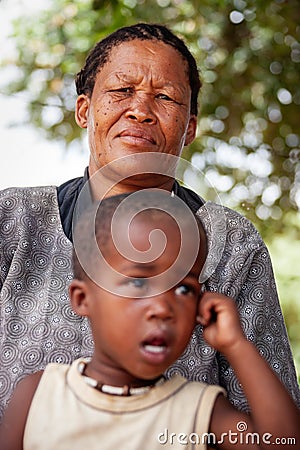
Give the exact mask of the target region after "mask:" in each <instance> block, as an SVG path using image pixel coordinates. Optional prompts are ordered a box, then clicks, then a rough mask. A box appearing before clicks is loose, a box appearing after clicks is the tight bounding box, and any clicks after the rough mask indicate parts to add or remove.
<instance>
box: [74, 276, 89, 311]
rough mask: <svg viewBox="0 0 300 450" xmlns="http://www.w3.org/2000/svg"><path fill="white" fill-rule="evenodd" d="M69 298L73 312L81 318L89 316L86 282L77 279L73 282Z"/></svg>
mask: <svg viewBox="0 0 300 450" xmlns="http://www.w3.org/2000/svg"><path fill="white" fill-rule="evenodd" d="M69 297H70V301H71V306H72V309H73V311H74V312H76V314H78V315H79V316H88V311H89V308H88V300H87V285H86V282H85V281H82V280H77V279H76V278H75V279H74V280H72V281H71V284H70V286H69Z"/></svg>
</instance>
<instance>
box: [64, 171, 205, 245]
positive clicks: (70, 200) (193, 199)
mask: <svg viewBox="0 0 300 450" xmlns="http://www.w3.org/2000/svg"><path fill="white" fill-rule="evenodd" d="M88 179H89V171H88V167H86V169H85V171H84V175H83V177H78V178H73V179H72V180H69V181H66V182H65V183H63V184H61V185H60V186H58V187H57V198H58V206H59V213H60V217H61V223H62V226H63V230H64V233H65V235H66V236H67V237H68V239H69V240H70V241H71V242H72V221H73V213H74V209H75V205H76V202H77V199H78V196H79V193H80V191H81V189H82V188H83V186H84V185H85V183H86V182H87V181H88ZM173 192H174V194H175V195H177V196H178V197H179V198H180V199H181V200H183V201H184V202H185V203H186V204H187V205H188V206H189V207H190V208H191V210H192V211H193V213H195V212H196V211H198V209H199V208H200V206H202V205H203V204H204V203H205V202H204V200H203V199H202V198H201V197H199V195H198V194H196V193H195V192H193V191H191V190H190V189H188V188H186V187H183V186H180V184H179V183H178V181H176V180H175V181H174V186H173ZM90 201H92V200H91V197H90Z"/></svg>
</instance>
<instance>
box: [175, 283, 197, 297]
mask: <svg viewBox="0 0 300 450" xmlns="http://www.w3.org/2000/svg"><path fill="white" fill-rule="evenodd" d="M175 294H176V295H196V294H197V293H196V289H195V288H194V287H193V286H189V285H188V284H181V285H180V286H177V288H176V289H175Z"/></svg>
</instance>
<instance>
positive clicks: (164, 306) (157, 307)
mask: <svg viewBox="0 0 300 450" xmlns="http://www.w3.org/2000/svg"><path fill="white" fill-rule="evenodd" d="M173 317H174V309H173V305H172V301H171V298H170V297H169V295H168V293H166V292H164V293H163V294H160V295H156V296H155V297H152V298H149V307H148V310H147V318H148V319H160V320H170V319H172V318H173Z"/></svg>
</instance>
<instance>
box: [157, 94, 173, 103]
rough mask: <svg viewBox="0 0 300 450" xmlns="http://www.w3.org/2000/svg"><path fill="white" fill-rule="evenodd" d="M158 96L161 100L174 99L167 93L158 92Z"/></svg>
mask: <svg viewBox="0 0 300 450" xmlns="http://www.w3.org/2000/svg"><path fill="white" fill-rule="evenodd" d="M157 98H159V99H161V100H167V101H169V102H171V101H172V100H173V99H172V98H171V97H169V96H168V95H167V94H158V95H157Z"/></svg>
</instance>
